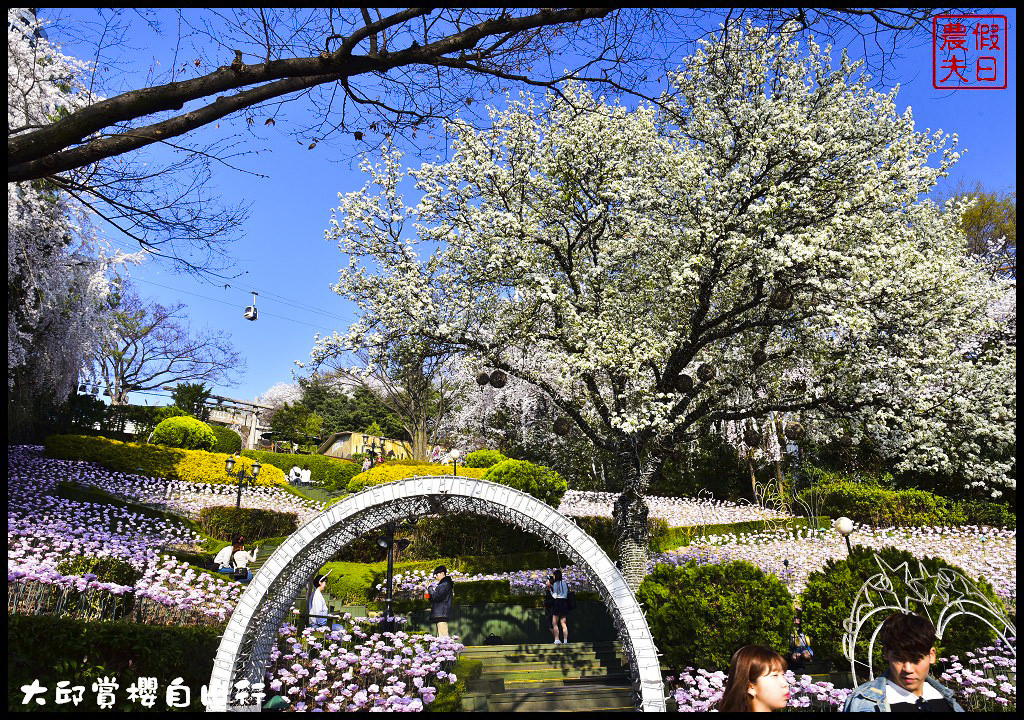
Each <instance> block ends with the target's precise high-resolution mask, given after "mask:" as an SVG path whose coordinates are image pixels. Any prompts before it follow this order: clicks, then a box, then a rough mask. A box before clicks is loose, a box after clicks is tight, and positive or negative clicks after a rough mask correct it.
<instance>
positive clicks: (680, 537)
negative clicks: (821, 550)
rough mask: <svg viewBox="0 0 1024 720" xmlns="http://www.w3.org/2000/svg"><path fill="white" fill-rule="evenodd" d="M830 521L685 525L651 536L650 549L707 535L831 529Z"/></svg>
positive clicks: (821, 518)
mask: <svg viewBox="0 0 1024 720" xmlns="http://www.w3.org/2000/svg"><path fill="white" fill-rule="evenodd" d="M831 524H832V519H831V518H829V517H827V516H825V515H821V516H818V517H816V518H786V519H780V520H748V521H746V522H738V523H726V524H722V525H687V526H684V527H670V528H668V529H667V530H666V531H665V532H664V534H662V535H659V536H657V537H655V536H654V535H653V534H652V535H651V543H650V547H651V550H652V551H653V552H664V551H665V550H675V549H676V548H679V547H683V546H685V545H689V544H690V543H692V542H693V541H694V540H697V539H699V538H702V537H707V536H708V535H726V534H729V533H732V534H734V535H739V534H741V533H745V534H747V535H755V534H757V533H762V532H767V531H771V530H776V529H778V530H790V531H793V530H800V529H805V528H814V527H825V528H827V527H831Z"/></svg>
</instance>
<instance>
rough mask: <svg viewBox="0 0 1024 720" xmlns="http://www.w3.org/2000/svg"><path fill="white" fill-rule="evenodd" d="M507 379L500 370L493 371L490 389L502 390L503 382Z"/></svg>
mask: <svg viewBox="0 0 1024 720" xmlns="http://www.w3.org/2000/svg"><path fill="white" fill-rule="evenodd" d="M507 379H508V378H507V377H506V376H505V373H503V372H502V371H501V370H495V371H494V372H492V373H491V387H494V388H503V387H505V380H507Z"/></svg>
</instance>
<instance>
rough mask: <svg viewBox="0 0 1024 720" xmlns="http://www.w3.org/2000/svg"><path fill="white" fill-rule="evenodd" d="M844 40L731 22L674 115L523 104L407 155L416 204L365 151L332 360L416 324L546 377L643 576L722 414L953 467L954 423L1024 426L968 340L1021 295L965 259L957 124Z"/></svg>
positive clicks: (387, 159) (393, 172) (552, 100)
mask: <svg viewBox="0 0 1024 720" xmlns="http://www.w3.org/2000/svg"><path fill="white" fill-rule="evenodd" d="M829 52H830V51H829V48H821V47H819V46H818V45H816V44H814V43H813V42H812V43H810V44H809V45H807V46H803V47H801V46H799V45H798V44H797V43H796V42H791V41H789V40H788V39H787V38H785V37H781V36H779V35H772V34H769V33H766V32H765V31H763V30H759V29H756V28H753V27H751V26H749V25H748V26H747V27H746V28H745V29H744V28H739V27H733V28H731V29H730V32H729V33H728V34H726V35H725V36H724V37H723V38H718V39H716V40H715V42H713V43H708V44H705V45H703V46H702V47H701V48H700V49H698V50H697V51H696V52H695V53H694V55H693V56H692V57H691V58H689V59H688V60H687V61H686V62H685V64H684V65H683V66H682V67H681V69H680V71H679V72H678V73H676V74H675V75H674V76H673V83H674V85H675V96H674V98H672V99H668V100H666V101H665V102H663V103H662V107H654V106H650V105H646V104H641V105H639V106H638V107H637V108H636V109H634V110H629V109H627V108H625V107H622V106H621V105H619V104H618V103H609V102H607V101H605V100H604V99H603V98H596V97H594V96H593V95H591V94H590V93H589V92H588V90H587V89H586V87H584V86H582V85H579V84H570V85H566V86H564V87H563V88H562V90H561V94H560V95H559V96H555V95H549V96H548V97H547V99H546V101H545V102H543V103H541V102H539V101H537V100H535V99H533V98H529V97H525V96H521V98H520V99H518V100H516V99H512V98H510V99H509V102H508V107H507V109H505V110H492V111H491V117H492V123H493V124H492V127H491V128H489V129H485V130H477V129H475V128H473V127H470V126H469V125H468V124H458V123H456V124H454V125H453V126H452V128H451V129H452V132H453V133H454V134H455V135H456V138H457V139H456V142H455V143H454V146H453V148H452V150H451V154H450V160H448V161H447V162H437V163H426V164H424V165H422V166H421V167H420V168H419V169H417V170H412V171H410V173H409V174H410V175H411V176H412V177H413V178H414V180H415V182H416V187H417V189H418V190H419V191H420V192H421V193H422V199H421V200H420V201H419V202H418V203H416V204H415V205H412V206H410V205H406V204H405V203H404V201H403V198H402V194H401V191H400V190H401V189H400V181H401V179H402V177H403V170H402V161H401V156H400V154H398V153H397V152H393V151H392V152H389V151H387V150H386V151H385V152H384V153H383V154H382V156H381V159H380V161H377V162H374V163H371V162H370V161H369V160H367V161H365V162H364V164H363V167H364V170H365V171H366V172H367V173H368V174H369V175H370V180H369V182H368V184H367V187H365V188H363V190H361V191H359V192H354V193H349V194H346V195H342V196H340V201H341V202H340V206H339V207H338V209H337V211H336V213H335V215H334V216H333V217H332V221H331V224H330V227H329V229H328V231H327V236H328V238H330V239H332V240H335V241H336V242H337V243H338V246H339V248H340V249H341V250H342V252H343V253H345V254H347V255H348V256H349V257H350V262H349V265H348V267H347V268H345V269H344V270H343V272H342V275H341V277H340V279H339V282H338V284H337V286H336V290H337V292H339V294H341V295H343V296H345V297H347V298H350V299H352V300H354V301H355V302H357V303H358V305H359V307H360V308H361V310H362V316H361V319H360V320H359V321H358V322H356V323H355V324H354V325H353V326H352V327H351V328H350V329H349V331H348V332H347V333H346V334H345V335H336V336H335V337H333V338H324V339H321V340H320V342H319V343H318V344H317V346H316V347H315V348H314V351H313V354H314V357H316V356H317V355H321V354H325V353H331V352H333V351H336V349H337V348H339V347H351V346H358V345H359V344H360V343H365V342H367V341H369V340H370V339H371V338H373V337H374V336H376V335H380V334H388V333H396V332H400V333H403V334H405V335H408V336H410V337H420V338H424V339H427V340H430V341H432V342H437V343H442V344H445V345H446V346H448V347H457V348H461V349H462V350H463V351H464V352H465V353H467V354H469V355H470V356H471V357H473V358H475V359H476V360H477V361H478V362H479V363H481V364H482V365H485V366H487V367H490V368H498V369H501V370H502V371H504V372H506V373H507V374H509V375H511V376H513V377H515V378H518V379H520V380H521V381H523V382H525V383H528V384H531V385H533V386H535V387H536V388H538V389H539V390H540V391H542V392H543V393H544V395H545V397H546V398H548V399H549V400H550V402H551V403H552V405H553V407H554V408H555V409H556V410H557V412H558V414H559V416H560V418H561V419H562V421H563V428H564V427H565V424H564V423H567V424H568V425H569V426H570V427H571V428H572V431H573V432H575V433H580V434H582V436H584V437H586V438H587V439H588V440H589V441H590V443H591V444H592V445H593V446H594V447H595V448H597V449H599V450H600V451H601V452H603V453H606V454H607V455H608V456H610V457H611V458H612V459H613V472H614V473H615V474H616V475H617V477H618V479H619V481H620V483H619V484H620V486H621V487H623V488H624V490H623V492H622V494H621V496H620V498H619V500H618V501H617V503H616V510H615V517H616V523H617V528H618V532H619V537H618V549H619V554H620V558H621V561H622V564H623V569H624V572H625V574H626V576H627V578H628V579H629V581H630V582H631V583H632V584H633V585H634V586H636V585H638V584H639V582H640V580H641V578H642V575H643V568H644V562H645V560H646V540H647V537H646V525H647V523H646V520H647V508H646V504H645V502H644V499H643V493H644V491H645V489H646V488H647V486H648V483H649V480H650V478H651V477H652V475H653V474H654V473H655V472H656V471H657V468H658V466H659V464H660V463H661V462H662V460H663V458H664V456H665V452H666V449H667V448H669V447H671V446H672V445H674V444H676V443H679V442H683V441H689V440H692V439H694V438H695V437H696V434H697V433H698V432H699V430H700V429H701V428H702V427H706V426H707V425H708V424H709V423H711V424H719V425H721V424H724V423H732V424H733V426H734V427H736V428H737V430H739V429H740V428H742V435H741V437H744V438H745V439H744V441H745V442H747V444H750V445H758V444H760V443H761V442H762V441H763V437H762V433H748V432H747V431H754V430H756V429H757V427H756V423H757V422H758V421H765V420H767V419H769V418H771V417H772V416H773V414H775V415H779V414H785V413H791V414H799V415H800V416H801V417H802V418H804V420H805V422H807V423H808V424H809V425H810V426H811V427H813V428H817V429H818V431H819V432H830V433H832V432H837V431H836V430H835V429H834V428H837V427H842V428H843V429H842V431H841V432H843V433H851V434H853V437H854V438H856V436H857V434H858V433H871V434H876V435H878V436H879V437H880V438H881V439H883V440H888V441H889V442H890V445H889V449H890V450H891V451H892V452H902V453H907V461H908V462H925V463H937V464H942V463H943V462H946V460H944V459H943V458H942V457H940V453H939V452H938V448H939V447H940V446H942V445H943V444H945V441H946V440H947V439H948V438H949V437H950V436H952V435H955V434H958V433H963V432H968V433H971V432H973V433H975V436H976V437H978V436H991V437H998V438H1000V439H1001V440H1002V439H1005V438H1006V437H1009V436H1012V434H1013V428H1014V424H1013V423H1014V421H1013V418H1012V416H1011V417H1009V418H1004V417H1001V416H992V415H990V414H989V413H988V412H987V409H986V408H984V407H982V405H983V403H984V402H985V401H987V400H989V399H991V398H992V397H993V394H994V393H995V392H996V391H995V388H996V386H997V385H1000V383H1004V382H1005V375H1004V373H1005V372H1006V370H1007V368H1009V367H1013V366H1015V357H1014V356H1013V355H1012V352H1009V351H1008V355H1007V356H1006V357H1005V361H1003V360H1001V361H1000V363H999V364H996V365H991V364H987V363H983V362H977V361H976V360H977V358H976V353H972V350H971V344H972V342H974V340H973V339H975V338H978V337H980V336H983V335H984V334H985V333H986V332H989V331H990V330H991V329H992V327H993V324H994V321H993V320H992V319H991V317H990V316H989V315H988V314H987V313H986V309H987V308H988V307H990V305H991V304H992V302H993V301H994V300H995V299H996V298H997V297H998V295H999V292H1000V291H1001V290H1002V288H1000V287H999V286H998V285H997V284H993V283H992V282H989V281H988V279H987V277H986V274H985V273H984V272H983V270H982V269H981V268H979V266H978V265H977V264H976V263H974V262H973V261H971V260H970V259H969V258H967V255H966V253H965V252H964V244H965V238H964V235H963V233H962V232H961V231H960V228H959V224H958V219H959V215H960V212H962V206H957V205H951V206H950V207H949V208H948V211H947V212H942V211H941V210H940V208H939V207H937V206H936V205H935V204H934V203H932V202H930V201H928V200H926V199H923V198H924V195H925V194H926V193H927V192H928V191H929V190H930V189H931V188H932V187H933V186H934V185H935V182H936V179H937V178H938V177H940V176H942V175H944V174H945V173H946V172H947V170H948V168H949V167H950V166H951V165H952V164H953V163H954V162H955V160H956V158H957V153H956V152H955V145H956V138H955V136H954V138H953V139H952V144H951V145H950V146H948V147H947V144H948V142H949V138H948V136H944V135H943V134H942V133H941V131H938V132H920V131H918V130H917V129H916V128H915V126H914V120H913V116H912V114H911V112H910V110H909V109H908V110H906V111H905V112H902V113H901V112H899V111H898V110H897V105H896V91H892V92H889V93H884V94H883V93H880V92H877V91H875V90H873V89H871V86H870V78H868V77H867V76H866V75H865V74H864V73H862V72H860V71H859V64H858V63H851V62H850V61H849V60H848V59H847V57H846V55H845V53H844V54H843V57H842V59H841V61H840V62H839V65H838V67H833V66H832V63H831V59H830V55H829ZM565 98H568V100H567V99H565ZM936 155H937V156H938V160H937V162H936V163H935V164H934V165H930V164H929V162H930V161H931V160H932V159H933V158H934V157H935V156H936ZM538 359H543V363H542V364H541V363H540V362H539V360H538ZM541 366H543V367H544V368H545V371H544V372H539V371H538V367H541ZM1009 387H1010V388H1012V383H1011V385H1010V386H1009ZM1001 392H1003V393H1007V392H1008V393H1011V394H1012V392H1013V391H1012V389H1010V390H1007V386H1006V385H1005V384H1002V385H1001ZM1003 398H1004V399H1003V402H1002V405H1001V406H1005V405H1006V401H1005V395H1004V396H1003ZM1007 433H1009V435H1007ZM979 434H980V435H979ZM958 453H959V455H958V457H959V460H958V462H959V463H960V464H959V465H958V467H959V468H960V469H961V470H962V472H964V473H965V474H966V475H968V478H969V479H976V480H978V481H980V482H988V481H990V480H991V478H985V477H983V473H982V475H981V476H979V475H977V474H975V475H973V476H972V475H971V473H981V472H982V469H981V468H979V467H977V465H978V463H977V462H976V461H975V460H972V457H973V458H975V459H976V457H977V456H976V455H973V449H972V447H971V441H970V440H967V439H964V441H963V442H962V443H961V447H960V448H959V449H958Z"/></svg>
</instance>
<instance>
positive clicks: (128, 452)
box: [45, 435, 285, 486]
mask: <svg viewBox="0 0 1024 720" xmlns="http://www.w3.org/2000/svg"><path fill="white" fill-rule="evenodd" d="M45 446H46V454H47V456H49V457H52V458H58V459H61V460H89V461H91V462H96V463H99V464H100V465H103V466H104V467H106V468H108V469H110V470H117V471H120V472H126V473H140V474H142V475H149V476H152V477H163V478H169V479H172V480H183V481H185V482H197V483H229V484H234V483H237V482H238V479H237V477H235V476H237V474H238V468H239V464H241V465H244V466H245V467H246V468H247V472H248V473H249V474H251V471H250V470H251V466H252V463H251V462H250V461H249V460H248V459H245V458H243V459H242V460H241V461H240V463H236V464H235V472H234V475H235V476H228V474H227V473H226V472H225V471H224V461H225V460H227V458H228V456H227V454H224V453H210V452H205V451H203V450H180V449H178V448H169V447H163V446H160V445H146V444H140V443H123V442H118V441H117V440H108V439H107V438H102V437H86V436H84V435H50V436H49V437H48V438H46V441H45ZM256 482H257V484H259V485H278V486H280V485H284V484H285V479H284V473H283V472H281V471H280V470H279V469H277V468H275V467H265V468H264V469H263V470H262V471H261V472H260V476H259V478H258V479H257V481H256Z"/></svg>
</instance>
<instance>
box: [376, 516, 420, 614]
mask: <svg viewBox="0 0 1024 720" xmlns="http://www.w3.org/2000/svg"><path fill="white" fill-rule="evenodd" d="M386 529H387V535H383V536H381V537H378V538H377V546H378V547H382V548H387V551H388V576H387V586H386V587H385V589H384V622H383V623H382V624H381V629H382V630H385V631H387V632H394V630H395V624H394V620H393V618H394V611H393V610H392V604H393V601H394V589H395V547H396V546H397V547H398V549H399V550H405V549H406V548H407V547H409V545H411V544H412V543H411V541H410V540H407V539H405V538H402V539H400V540H398V541H396V540H395V523H394V522H389V523H388V524H387V526H386Z"/></svg>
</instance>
